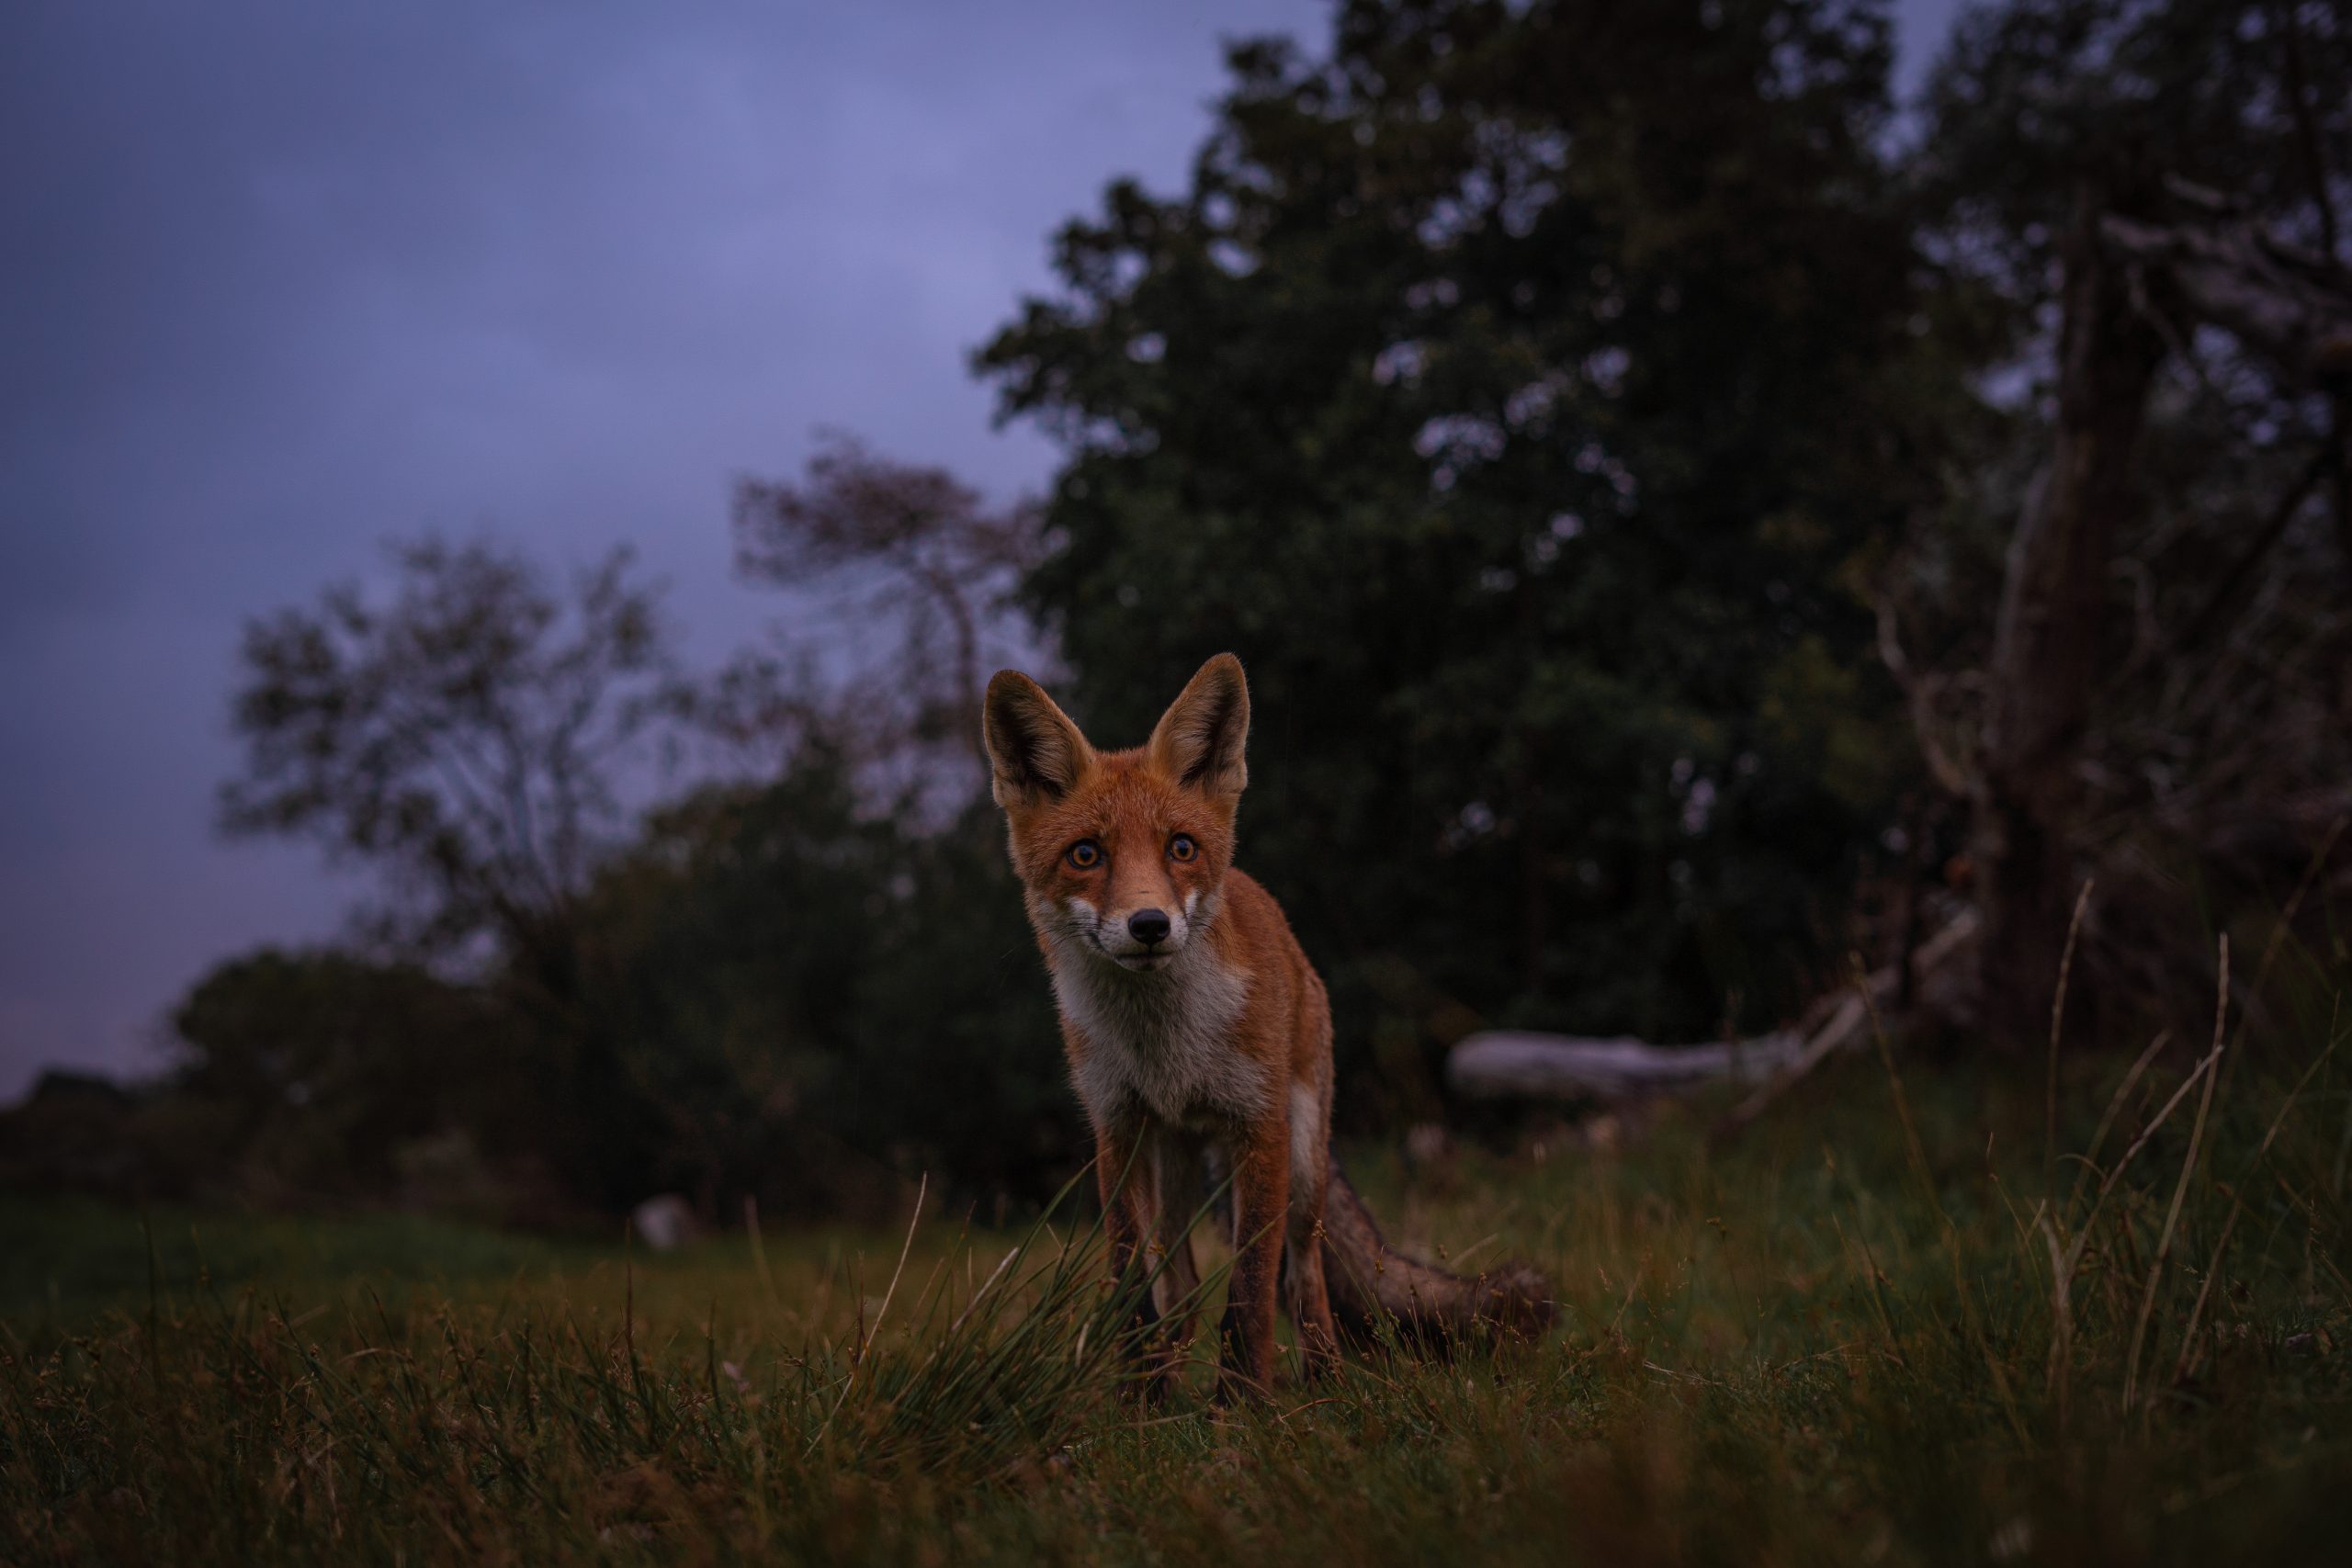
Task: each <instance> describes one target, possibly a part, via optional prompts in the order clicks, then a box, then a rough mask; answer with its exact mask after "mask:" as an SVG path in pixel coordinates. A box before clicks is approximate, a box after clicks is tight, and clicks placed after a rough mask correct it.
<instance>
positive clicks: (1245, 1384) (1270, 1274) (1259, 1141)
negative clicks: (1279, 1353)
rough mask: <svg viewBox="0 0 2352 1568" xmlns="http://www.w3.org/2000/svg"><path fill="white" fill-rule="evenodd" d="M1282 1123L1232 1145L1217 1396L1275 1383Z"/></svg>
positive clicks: (1258, 1391)
mask: <svg viewBox="0 0 2352 1568" xmlns="http://www.w3.org/2000/svg"><path fill="white" fill-rule="evenodd" d="M1289 1143H1290V1141H1289V1137H1288V1132H1287V1129H1286V1128H1285V1127H1284V1126H1283V1124H1282V1123H1280V1122H1276V1123H1274V1124H1273V1125H1272V1129H1271V1135H1268V1134H1263V1133H1255V1134H1252V1135H1251V1136H1250V1140H1249V1142H1248V1143H1246V1144H1245V1145H1243V1146H1242V1147H1241V1148H1239V1149H1238V1150H1237V1151H1235V1159H1234V1168H1233V1247H1234V1257H1233V1272H1232V1274H1231V1276H1230V1279H1229V1282H1228V1284H1227V1287H1226V1305H1225V1318H1224V1321H1223V1323H1222V1324H1221V1325H1220V1326H1219V1330H1218V1335H1217V1340H1218V1344H1217V1382H1216V1397H1217V1400H1218V1403H1220V1404H1229V1403H1231V1402H1232V1401H1233V1400H1235V1399H1236V1398H1238V1397H1240V1396H1242V1395H1245V1394H1246V1395H1250V1396H1251V1397H1255V1398H1261V1399H1262V1398H1264V1397H1265V1396H1266V1395H1267V1394H1268V1393H1272V1389H1273V1384H1274V1298H1275V1294H1276V1286H1277V1283H1278V1281H1279V1280H1280V1278H1281V1272H1282V1259H1283V1240H1284V1232H1285V1230H1286V1228H1287V1227H1286V1221H1287V1219H1288V1216H1289V1209H1290V1146H1289Z"/></svg>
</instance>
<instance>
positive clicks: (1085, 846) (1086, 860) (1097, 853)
mask: <svg viewBox="0 0 2352 1568" xmlns="http://www.w3.org/2000/svg"><path fill="white" fill-rule="evenodd" d="M1069 863H1070V864H1072V865H1074V866H1076V867H1078V869H1079V870H1080V871H1092V870H1093V869H1094V868H1095V867H1096V866H1098V865H1101V864H1102V863H1103V846H1102V845H1100V844H1098V843H1096V842H1095V841H1094V840H1091V839H1080V840H1079V841H1078V842H1076V843H1074V844H1072V845H1071V846H1070V847H1069Z"/></svg>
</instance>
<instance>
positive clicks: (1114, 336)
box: [978, 3, 1964, 1080]
mask: <svg viewBox="0 0 2352 1568" xmlns="http://www.w3.org/2000/svg"><path fill="white" fill-rule="evenodd" d="M1887 61H1888V52H1887V41H1886V33H1885V26H1884V18H1883V15H1882V14H1881V13H1880V12H1879V10H1878V9H1876V8H1875V7H1873V6H1866V5H1845V4H1836V5H1810V4H1808V5H1796V4H1758V5H1747V6H1620V7H1603V8H1594V7H1579V6H1558V5H1537V6H1502V5H1497V4H1444V5H1418V4H1417V5H1389V4H1374V3H1361V4H1351V5H1348V6H1342V7H1341V8H1340V14H1339V19H1338V23H1337V27H1336V29H1335V34H1334V38H1333V43H1332V48H1331V51H1330V53H1329V56H1328V58H1317V57H1312V56H1309V55H1307V54H1306V53H1305V52H1303V51H1300V50H1298V49H1296V48H1295V47H1293V46H1290V45H1288V44H1284V43H1282V42H1278V41H1274V40H1257V41H1252V42H1249V43H1245V44H1242V45H1239V46H1237V47H1236V48H1235V49H1234V50H1233V51H1232V54H1231V67H1232V71H1233V74H1234V85H1233V87H1232V90H1231V91H1230V93H1229V94H1228V96H1227V97H1226V98H1225V100H1224V101H1223V103H1222V104H1221V106H1220V108H1219V118H1218V123H1217V127H1216V130H1215V132H1214V134H1213V135H1212V137H1211V139H1210V141H1208V143H1207V145H1206V146H1205V147H1204V150H1203V152H1202V154H1201V156H1200V158H1199V160H1198V162H1197V164H1196V165H1195V168H1194V171H1193V179H1192V183H1191V186H1190V188H1189V189H1187V190H1186V191H1184V192H1182V193H1181V194H1179V195H1176V196H1173V197H1165V198H1161V197H1153V196H1150V195H1148V194H1147V193H1145V192H1144V191H1142V190H1140V189H1138V188H1137V187H1136V186H1133V185H1131V184H1125V183H1122V184H1117V185H1114V186H1112V187H1111V188H1110V190H1109V191H1108V192H1107V194H1106V196H1105V197H1104V202H1103V211H1102V213H1101V215H1100V216H1099V217H1097V218H1094V219H1091V220H1079V221H1074V222H1072V223H1070V224H1069V225H1068V226H1067V227H1066V228H1065V229H1064V230H1063V231H1062V232H1061V234H1060V236H1059V238H1058V240H1057V246H1056V252H1055V255H1056V265H1057V272H1058V274H1059V278H1060V283H1061V286H1062V288H1061V291H1060V292H1059V293H1058V294H1057V295H1055V296H1053V297H1050V298H1046V299H1033V300H1031V301H1029V302H1028V303H1027V305H1026V306H1025V307H1024V309H1023V313H1022V314H1021V316H1020V318H1019V319H1018V320H1017V321H1014V322H1013V323H1012V324H1011V325H1009V326H1008V327H1007V328H1005V329H1004V331H1003V332H1002V333H1001V334H1000V335H999V337H998V338H997V339H996V340H995V341H994V342H993V343H992V344H989V345H988V347H987V348H986V349H985V350H984V351H982V353H981V354H980V355H979V356H978V366H979V367H980V368H981V370H982V371H983V372H984V373H986V374H988V375H989V376H990V377H992V378H994V379H995V380H996V381H997V383H998V385H999V388H1000V390H1001V397H1002V409H1003V412H1004V413H1005V414H1006V415H1007V416H1008V417H1028V418H1035V419H1036V420H1038V421H1039V422H1040V423H1042V424H1044V426H1045V427H1046V429H1047V430H1048V431H1050V432H1051V433H1053V434H1055V435H1056V436H1057V438H1058V439H1059V440H1060V442H1061V443H1062V445H1063V446H1064V449H1065V452H1066V455H1067V456H1066V462H1065V465H1064V467H1063V468H1062V470H1061V472H1060V474H1059V476H1058V479H1057V483H1056V487H1055V490H1054V492H1053V495H1052V499H1051V502H1050V508H1049V513H1048V522H1049V525H1050V526H1051V527H1052V529H1053V530H1054V540H1055V544H1056V548H1055V550H1054V553H1053V554H1052V555H1051V556H1050V557H1049V558H1047V559H1046V560H1045V561H1044V562H1043V563H1042V564H1041V565H1040V566H1039V567H1038V569H1037V570H1035V572H1034V573H1033V574H1032V575H1031V577H1030V579H1029V583H1028V592H1029V595H1030V599H1031V602H1032V603H1033V604H1035V606H1036V608H1037V610H1038V611H1039V613H1040V614H1041V615H1043V616H1044V617H1045V619H1046V624H1047V625H1048V626H1049V627H1050V628H1051V629H1052V631H1053V632H1054V633H1055V634H1056V636H1057V637H1058V639H1059V644H1060V649H1061V652H1062V654H1063V656H1064V658H1065V659H1066V660H1068V662H1069V666H1070V667H1071V669H1072V671H1073V672H1074V682H1073V683H1074V693H1073V702H1074V707H1075V711H1077V712H1078V714H1079V715H1080V717H1081V719H1082V720H1083V722H1085V723H1086V724H1087V726H1088V728H1089V730H1090V733H1095V734H1099V735H1102V736H1103V737H1105V738H1106V739H1117V738H1118V737H1119V736H1120V735H1121V734H1122V733H1125V734H1131V735H1134V736H1137V737H1139V736H1140V735H1141V734H1142V732H1143V728H1144V727H1145V726H1146V725H1147V724H1148V720H1149V716H1150V711H1151V705H1153V704H1155V703H1158V702H1161V701H1164V700H1165V690H1164V688H1165V687H1166V684H1167V682H1168V679H1169V675H1168V672H1169V671H1182V670H1187V669H1191V668H1193V665H1194V664H1195V663H1197V662H1198V660H1200V659H1201V658H1202V657H1204V655H1206V654H1208V653H1211V652H1214V651H1216V650H1217V649H1222V648H1227V647H1231V648H1233V649H1236V650H1237V651H1238V652H1239V653H1240V654H1241V656H1242V658H1243V660H1244V662H1245V663H1246V664H1247V665H1248V666H1249V669H1250V679H1251V682H1252V692H1253V700H1254V704H1255V706H1256V710H1257V713H1258V715H1259V716H1260V722H1259V726H1258V730H1257V733H1256V735H1255V736H1253V739H1252V744H1253V749H1254V750H1255V752H1256V765H1254V766H1253V768H1252V783H1253V788H1252V792H1251V795H1250V807H1249V809H1248V811H1247V813H1246V816H1247V818H1248V819H1249V826H1248V827H1247V828H1246V829H1245V834H1246V846H1245V857H1246V861H1247V863H1248V864H1249V865H1250V867H1251V868H1252V870H1253V871H1254V872H1256V873H1258V874H1261V875H1263V876H1264V877H1265V878H1266V879H1267V880H1268V881H1269V883H1270V885H1271V886H1272V887H1273V888H1274V890H1275V891H1276V893H1277V895H1278V896H1279V897H1282V898H1283V900H1284V903H1285V907H1286V908H1288V910H1289V911H1290V913H1291V915H1292V917H1293V919H1294V920H1295V922H1296V923H1297V924H1298V925H1299V926H1300V927H1301V928H1302V931H1303V934H1304V936H1305V939H1306V945H1307V947H1308V949H1309V951H1310V952H1312V953H1316V954H1317V957H1318V959H1320V960H1322V961H1323V962H1324V963H1325V964H1327V967H1328V968H1329V970H1330V971H1331V976H1330V977H1331V978H1332V980H1333V981H1334V984H1335V990H1336V992H1337V993H1338V1003H1339V1007H1340V1015H1341V1019H1342V1033H1343V1035H1344V1036H1345V1037H1346V1038H1347V1040H1348V1042H1349V1043H1350V1045H1351V1054H1352V1055H1355V1056H1356V1058H1357V1060H1358V1062H1359V1063H1360V1062H1361V1042H1362V1041H1363V1039H1364V1037H1365V1035H1366V1033H1367V1032H1374V1033H1379V1034H1382V1035H1384V1036H1395V1035H1397V1032H1399V1031H1400V1030H1401V1031H1402V1032H1403V1035H1402V1037H1403V1038H1404V1039H1406V1040H1411V1039H1413V1038H1415V1037H1416V1036H1420V1037H1423V1038H1427V1037H1428V1033H1425V1032H1429V1033H1439V1034H1442V1032H1443V1031H1442V1029H1440V1028H1438V1027H1437V1026H1436V1025H1433V1024H1431V1023H1430V1018H1431V1017H1432V1015H1434V1014H1436V1013H1438V1012H1440V1011H1441V1010H1443V1011H1447V1012H1450V1013H1451V1014H1452V1015H1453V1016H1457V1017H1458V1016H1461V1009H1462V1007H1463V1005H1464V1004H1465V1003H1466V1004H1467V1006H1468V1007H1469V1009H1470V1010H1472V1012H1473V1013H1475V1014H1476V1015H1480V1016H1485V1017H1488V1018H1495V1019H1514V1020H1519V1021H1527V1022H1537V1023H1551V1024H1569V1025H1579V1026H1587V1027H1599V1028H1610V1027H1620V1028H1623V1027H1631V1028H1634V1029H1636V1030H1639V1031H1640V1032H1645V1033H1651V1034H1662V1035H1664V1036H1665V1037H1668V1038H1671V1037H1674V1036H1676V1035H1678V1034H1679V1035H1682V1036H1683V1037H1691V1036H1693V1035H1696V1036H1701V1037H1703V1036H1706V1035H1709V1034H1712V1033H1713V1032H1715V1031H1716V1030H1717V1029H1719V1028H1720V1027H1721V1026H1722V1024H1723V1022H1724V1019H1725V1017H1726V1015H1727V1014H1728V1015H1730V1016H1732V1017H1734V1018H1735V1019H1740V1020H1747V1019H1755V1018H1759V1017H1762V1018H1770V1017H1775V1016H1777V1015H1779V1014H1780V1013H1781V1011H1782V1010H1785V1009H1787V1008H1789V1007H1791V1006H1792V1005H1793V1004H1794V1003H1795V1002H1797V1001H1799V1000H1801V999H1802V998H1804V995H1806V994H1807V993H1808V992H1809V991H1810V990H1811V989H1812V987H1814V986H1815V983H1816V978H1817V977H1818V976H1820V975H1821V974H1823V973H1824V972H1825V971H1826V966H1827V965H1828V964H1832V963H1834V961H1835V960H1836V956H1837V954H1838V953H1839V952H1840V951H1841V950H1842V945H1843V942H1844V940H1845V936H1846V932H1845V931H1844V929H1843V927H1842V923H1841V919H1840V911H1841V908H1842V906H1843V902H1844V898H1845V896H1846V894H1847V892H1848V890H1849V888H1850V886H1852V883H1853V881H1854V877H1855V874H1856V872H1857V869H1858V865H1859V863H1860V861H1859V858H1858V857H1860V855H1862V854H1863V853H1865V852H1867V847H1868V845H1869V844H1870V842H1871V839H1872V838H1873V837H1874V836H1875V835H1876V833H1877V831H1878V829H1880V827H1881V826H1883V824H1884V823H1885V822H1886V820H1887V819H1888V818H1889V816H1890V813H1891V811H1892V807H1893V803H1894V795H1895V793H1896V791H1897V789H1898V787H1899V785H1900V784H1902V783H1903V782H1904V780H1905V776H1906V770H1907V768H1908V766H1909V763H1908V752H1909V748H1908V744H1907V742H1906V741H1905V739H1904V738H1903V737H1902V735H1901V733H1900V731H1899V729H1897V728H1894V724H1893V722H1892V721H1893V719H1894V711H1893V709H1892V707H1891V705H1890V703H1889V695H1890V694H1889V691H1888V688H1887V687H1886V686H1885V684H1884V682H1883V680H1882V679H1881V677H1880V676H1879V675H1878V674H1877V672H1876V671H1875V667H1874V659H1873V657H1872V655H1871V649H1870V643H1871V617H1870V613H1869V608H1868V605H1867V604H1865V603H1864V602H1863V600H1862V599H1861V597H1860V593H1859V592H1858V590H1859V586H1860V582H1859V579H1858V576H1857V569H1858V567H1859V566H1860V565H1861V564H1862V563H1864V562H1865V561H1866V560H1867V559H1868V558H1869V556H1870V554H1871V551H1872V550H1874V549H1876V548H1879V547H1883V544H1884V543H1885V542H1887V541H1888V540H1889V539H1890V538H1891V536H1893V534H1894V532H1895V531H1896V530H1897V529H1898V528H1899V527H1900V526H1901V525H1902V524H1903V522H1904V520H1905V517H1906V515H1907V513H1909V511H1910V510H1911V509H1912V508H1913V507H1915V506H1917V505H1918V504H1920V503H1921V502H1923V501H1924V500H1925V499H1927V498H1928V496H1930V495H1932V493H1933V482H1934V480H1935V479H1936V477H1937V474H1938V468H1939V460H1940V458H1939V454H1940V453H1941V452H1942V451H1943V450H1944V448H1945V444H1946V440H1947V433H1948V430H1949V427H1950V424H1951V421H1950V420H1949V419H1947V418H1946V417H1945V416H1946V415H1947V414H1948V413H1949V412H1951V409H1952V408H1953V407H1954V406H1955V405H1958V404H1960V403H1962V401H1964V395H1963V393H1962V390H1961V389H1960V388H1959V385H1958V383H1957V381H1956V380H1955V379H1953V378H1952V377H1951V374H1950V372H1949V367H1948V365H1947V362H1946V361H1945V360H1944V359H1942V358H1941V357H1939V354H1938V352H1937V351H1936V350H1935V347H1934V345H1933V344H1931V343H1929V342H1928V341H1927V340H1925V339H1923V338H1922V337H1921V336H1920V335H1919V334H1920V333H1922V332H1923V331H1924V330H1925V328H1926V327H1927V325H1928V320H1929V318H1928V315H1927V314H1925V313H1923V312H1926V311H1927V310H1928V309H1929V308H1930V306H1931V305H1932V303H1933V301H1932V300H1931V299H1929V298H1928V296H1927V295H1926V294H1925V293H1924V292H1923V285H1922V278H1923V277H1924V276H1926V274H1925V270H1924V268H1923V266H1922V264H1921V261H1920V258H1919V257H1918V256H1917V254H1916V253H1915V251H1914V249H1913V247H1912V243H1911V238H1910V231H1909V228H1908V226H1907V222H1906V215H1905V210H1904V209H1903V207H1902V205H1901V203H1900V201H1899V199H1898V198H1897V195H1896V193H1895V192H1894V189H1893V187H1892V186H1891V184H1890V182H1889V179H1888V177H1887V175H1886V173H1885V171H1884V169H1883V165H1882V164H1881V162H1880V160H1879V158H1878V155H1877V153H1876V152H1875V148H1876V145H1877V143H1878V141H1879V139H1880V138H1881V137H1882V135H1883V132H1884V131H1885V129H1886V96H1885V93H1886V69H1887ZM1375 1011H1376V1012H1377V1013H1378V1014H1379V1017H1378V1018H1377V1019H1375V1018H1374V1016H1373V1015H1374V1013H1375ZM1454 1027H1457V1028H1458V1025H1455V1026H1454ZM1410 1076H1411V1075H1410V1074H1409V1073H1408V1080H1409V1077H1410Z"/></svg>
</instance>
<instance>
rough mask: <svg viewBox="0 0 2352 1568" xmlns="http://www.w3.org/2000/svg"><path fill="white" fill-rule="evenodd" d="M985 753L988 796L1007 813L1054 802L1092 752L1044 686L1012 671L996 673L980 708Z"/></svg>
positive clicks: (1087, 765) (1073, 783) (1088, 764)
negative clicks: (986, 748) (986, 754)
mask: <svg viewBox="0 0 2352 1568" xmlns="http://www.w3.org/2000/svg"><path fill="white" fill-rule="evenodd" d="M980 733H981V738H982V739H984V740H985V741H986V742H987V743H988V749H989V794H991V795H994V796H995V797H996V803H997V804H998V805H999V806H1001V807H1004V808H1005V809H1006V810H1008V811H1010V810H1012V808H1013V807H1019V806H1043V805H1044V804H1046V802H1047V801H1052V800H1059V799H1060V798H1061V797H1062V796H1063V795H1068V794H1069V792H1070V790H1071V789H1072V788H1074V787H1075V786H1076V785H1077V784H1078V781H1079V780H1080V779H1081V778H1083V777H1085V776H1086V773H1087V770H1088V769H1090V768H1091V767H1092V766H1093V765H1094V748H1093V747H1091V746H1089V745H1088V744H1087V743H1086V737H1085V736H1083V735H1080V733H1079V732H1078V726H1077V725H1075V724H1072V723H1071V722H1070V719H1069V715H1068V714H1066V713H1064V712H1062V710H1061V709H1060V708H1058V707H1057V706H1055V705H1054V699H1053V698H1051V697H1049V696H1047V695H1046V690H1045V688H1044V687H1042V686H1040V685H1038V684H1037V682H1035V681H1032V680H1031V679H1029V677H1028V676H1026V675H1023V674H1022V673H1021V672H1020V671H1018V670H1000V671H997V672H996V675H995V678H994V679H992V680H990V681H989V694H988V699H987V701H986V703H985V704H984V705H982V709H981V726H980Z"/></svg>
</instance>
